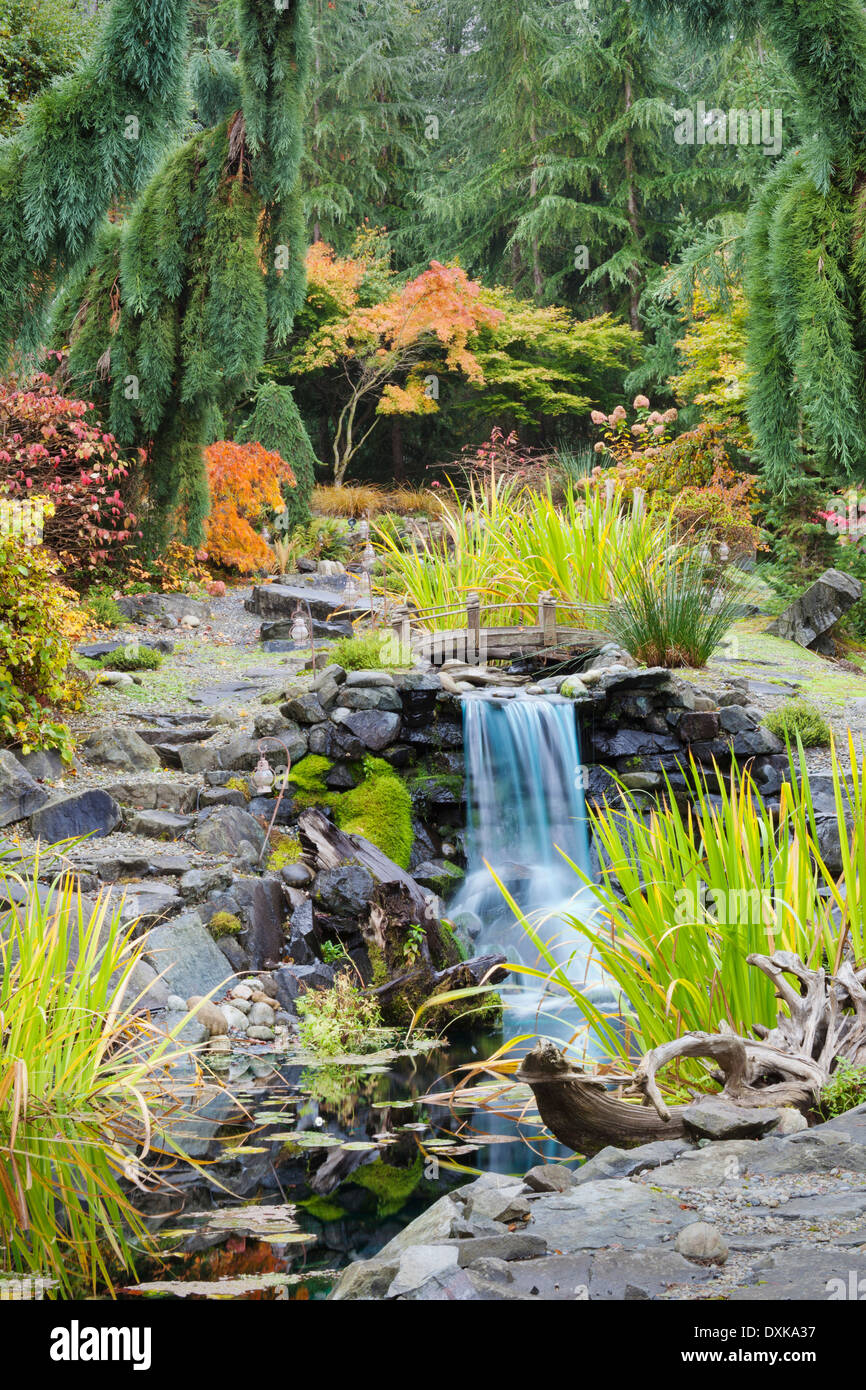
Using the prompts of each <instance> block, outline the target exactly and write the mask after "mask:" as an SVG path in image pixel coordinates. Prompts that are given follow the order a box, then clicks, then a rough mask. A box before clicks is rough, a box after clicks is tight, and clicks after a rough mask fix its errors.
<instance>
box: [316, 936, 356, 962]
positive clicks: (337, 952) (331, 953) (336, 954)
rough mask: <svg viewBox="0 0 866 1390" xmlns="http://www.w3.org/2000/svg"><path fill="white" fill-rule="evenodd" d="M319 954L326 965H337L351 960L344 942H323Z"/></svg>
mask: <svg viewBox="0 0 866 1390" xmlns="http://www.w3.org/2000/svg"><path fill="white" fill-rule="evenodd" d="M319 954H320V955H321V957H322V960H323V961H324V962H325V964H326V965H337V963H338V962H339V961H342V960H348V959H349V956H348V952H347V951H346V948H345V946H344V945H343V943H342V941H323V942H322V947H321V950H320V952H319Z"/></svg>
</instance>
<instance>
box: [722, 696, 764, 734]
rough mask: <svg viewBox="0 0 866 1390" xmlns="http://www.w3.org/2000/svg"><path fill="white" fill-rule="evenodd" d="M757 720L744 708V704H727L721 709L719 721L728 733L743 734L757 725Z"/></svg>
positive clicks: (724, 731) (723, 729) (723, 730)
mask: <svg viewBox="0 0 866 1390" xmlns="http://www.w3.org/2000/svg"><path fill="white" fill-rule="evenodd" d="M757 722H758V721H757V720H756V719H755V718H754V717H753V715H751V714H749V713H748V712H747V711H746V710H745V709H743V707H742V704H741V703H740V702H737V703H736V704H731V705H726V706H725V708H724V709H721V710H720V711H719V723H720V725H721V728H722V732H723V733H726V734H742V733H746V732H749V731H751V730H752V729H755V728H756V727H757Z"/></svg>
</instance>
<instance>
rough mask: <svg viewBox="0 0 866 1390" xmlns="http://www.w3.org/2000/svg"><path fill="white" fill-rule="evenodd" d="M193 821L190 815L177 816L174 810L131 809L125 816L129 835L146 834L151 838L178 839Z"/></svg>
mask: <svg viewBox="0 0 866 1390" xmlns="http://www.w3.org/2000/svg"><path fill="white" fill-rule="evenodd" d="M193 823H194V822H193V819H192V817H191V816H178V815H176V814H175V813H174V811H133V812H128V813H127V815H126V817H125V829H126V830H127V831H128V832H129V834H130V835H146V836H147V837H148V838H149V839H152V840H180V839H181V838H182V837H183V835H185V833H186V832H187V830H189V829H190V827H191V826H192V825H193Z"/></svg>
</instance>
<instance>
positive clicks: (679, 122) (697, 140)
mask: <svg viewBox="0 0 866 1390" xmlns="http://www.w3.org/2000/svg"><path fill="white" fill-rule="evenodd" d="M673 118H674V140H675V141H676V143H677V144H678V145H753V146H756V147H758V148H760V149H761V150H763V152H764V154H765V155H768V156H770V157H771V158H772V157H775V156H778V155H780V154H781V153H782V112H781V111H780V110H779V109H778V107H774V108H773V110H772V111H771V110H769V108H767V107H760V108H758V107H756V108H754V109H750V110H747V111H744V110H740V108H739V107H733V108H732V109H731V110H729V111H723V110H722V109H721V108H720V107H718V106H712V107H710V109H709V110H707V105H706V102H704V101H699V102H698V103H697V105H696V106H695V107H694V109H693V108H692V107H689V106H682V107H677V108H675V109H674V113H673Z"/></svg>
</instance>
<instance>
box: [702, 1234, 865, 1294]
mask: <svg viewBox="0 0 866 1390" xmlns="http://www.w3.org/2000/svg"><path fill="white" fill-rule="evenodd" d="M864 1280H866V1255H863V1254H862V1253H860V1252H855V1251H850V1250H849V1251H847V1252H846V1253H845V1254H844V1255H840V1254H839V1252H838V1251H836V1250H821V1249H820V1248H816V1247H815V1246H814V1245H810V1246H809V1247H808V1248H804V1247H799V1248H797V1249H793V1250H779V1251H773V1252H772V1253H770V1254H769V1255H767V1256H766V1258H765V1261H764V1262H763V1265H762V1268H761V1271H760V1279H759V1281H758V1282H757V1283H756V1284H750V1285H747V1286H746V1287H741V1288H737V1289H734V1290H732V1291H731V1292H729V1293H728V1295H727V1297H728V1298H729V1299H730V1300H731V1302H735V1303H741V1302H745V1301H748V1302H750V1303H752V1302H761V1303H762V1302H770V1303H779V1302H821V1303H826V1302H839V1301H842V1302H847V1301H848V1300H859V1299H862V1298H863V1290H864V1288H866V1283H864V1282H863V1281H864Z"/></svg>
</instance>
